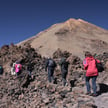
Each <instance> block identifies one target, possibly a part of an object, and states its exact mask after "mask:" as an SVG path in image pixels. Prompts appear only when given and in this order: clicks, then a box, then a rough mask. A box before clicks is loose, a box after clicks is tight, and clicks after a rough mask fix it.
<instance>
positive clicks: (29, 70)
mask: <svg viewBox="0 0 108 108" xmlns="http://www.w3.org/2000/svg"><path fill="white" fill-rule="evenodd" d="M33 69H34V67H33V64H32V63H31V62H29V63H28V64H27V72H28V75H29V78H31V79H33V75H32V74H31V72H32V71H33Z"/></svg>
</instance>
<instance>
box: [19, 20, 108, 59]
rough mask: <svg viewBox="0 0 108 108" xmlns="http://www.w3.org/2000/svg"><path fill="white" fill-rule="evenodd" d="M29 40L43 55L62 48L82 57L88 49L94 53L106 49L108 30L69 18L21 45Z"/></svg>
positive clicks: (107, 47) (107, 45)
mask: <svg viewBox="0 0 108 108" xmlns="http://www.w3.org/2000/svg"><path fill="white" fill-rule="evenodd" d="M28 42H29V43H30V44H31V46H32V47H33V48H35V49H37V51H38V52H39V53H40V54H42V55H43V56H48V55H52V54H53V52H55V50H57V49H58V48H60V49H62V50H67V51H69V52H71V53H72V54H74V55H77V56H80V57H82V56H83V55H84V51H87V50H88V51H91V52H93V53H95V52H96V53H102V52H104V51H106V50H107V49H108V31H107V30H104V29H102V28H100V27H98V26H95V25H93V24H91V23H88V22H86V21H84V20H82V19H78V20H76V19H69V20H67V21H65V22H63V23H58V24H54V25H52V26H51V27H50V28H48V29H46V30H45V31H43V32H41V33H39V34H37V35H36V36H34V37H32V38H30V39H28V40H25V41H24V42H21V43H20V45H23V44H24V43H28Z"/></svg>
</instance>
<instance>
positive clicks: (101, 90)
mask: <svg viewBox="0 0 108 108" xmlns="http://www.w3.org/2000/svg"><path fill="white" fill-rule="evenodd" d="M107 92H108V85H106V84H103V83H99V91H98V92H97V93H98V95H101V94H102V93H107Z"/></svg>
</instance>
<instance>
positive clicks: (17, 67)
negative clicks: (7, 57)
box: [11, 61, 33, 79]
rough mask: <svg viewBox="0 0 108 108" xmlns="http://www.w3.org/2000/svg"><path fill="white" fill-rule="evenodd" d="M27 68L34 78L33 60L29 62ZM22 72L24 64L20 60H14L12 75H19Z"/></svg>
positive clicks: (30, 75)
mask: <svg viewBox="0 0 108 108" xmlns="http://www.w3.org/2000/svg"><path fill="white" fill-rule="evenodd" d="M26 70H27V73H28V76H29V77H30V78H31V79H33V76H32V74H31V72H32V70H33V66H32V62H28V64H27V69H26ZM21 72H22V64H21V63H20V61H12V66H11V75H16V76H19V75H20V74H21Z"/></svg>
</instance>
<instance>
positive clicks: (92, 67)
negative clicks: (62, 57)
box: [83, 56, 100, 76]
mask: <svg viewBox="0 0 108 108" xmlns="http://www.w3.org/2000/svg"><path fill="white" fill-rule="evenodd" d="M95 60H96V61H97V62H98V63H100V61H99V60H97V59H94V58H93V57H92V56H91V57H86V58H85V59H84V61H83V65H84V69H85V70H87V71H86V76H98V70H97V68H96V61H95Z"/></svg>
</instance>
